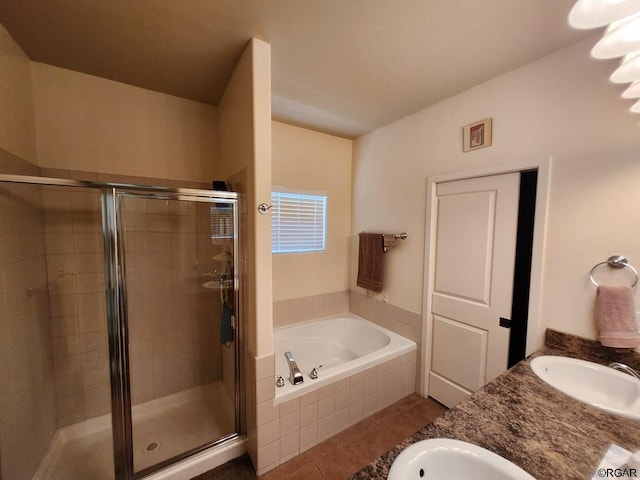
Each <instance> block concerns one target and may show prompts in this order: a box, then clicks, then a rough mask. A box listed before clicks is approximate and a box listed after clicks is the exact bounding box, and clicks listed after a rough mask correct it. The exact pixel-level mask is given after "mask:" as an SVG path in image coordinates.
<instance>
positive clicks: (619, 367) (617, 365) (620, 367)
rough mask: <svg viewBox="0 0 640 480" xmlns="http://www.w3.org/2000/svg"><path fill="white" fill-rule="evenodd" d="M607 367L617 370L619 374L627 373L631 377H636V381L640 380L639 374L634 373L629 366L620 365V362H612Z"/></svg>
mask: <svg viewBox="0 0 640 480" xmlns="http://www.w3.org/2000/svg"><path fill="white" fill-rule="evenodd" d="M609 367H610V368H613V369H614V370H619V371H621V372H624V373H628V374H629V375H631V376H632V377H636V378H637V379H639V380H640V374H639V373H638V372H636V371H635V370H634V369H633V368H631V367H630V366H629V365H625V364H624V363H620V362H613V363H610V364H609Z"/></svg>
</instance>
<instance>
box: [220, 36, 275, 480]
mask: <svg viewBox="0 0 640 480" xmlns="http://www.w3.org/2000/svg"><path fill="white" fill-rule="evenodd" d="M218 138H219V140H220V142H219V148H220V164H219V170H218V172H219V176H220V177H221V178H224V179H226V180H227V181H229V182H230V183H231V184H232V185H233V187H234V190H236V191H238V192H240V193H241V194H242V197H243V198H242V207H241V211H240V222H239V223H240V239H241V242H242V243H243V245H242V259H241V279H240V281H241V286H240V288H241V292H242V293H241V319H242V320H243V324H242V325H243V327H245V328H244V330H245V336H244V338H241V343H240V348H241V352H242V356H243V357H242V358H244V359H245V362H244V363H245V365H244V368H245V372H246V374H245V375H244V376H243V378H244V381H245V382H246V383H245V386H246V425H247V437H248V442H247V443H248V445H247V450H248V452H249V455H250V456H251V459H252V460H253V463H254V465H255V466H256V468H257V469H259V468H260V465H261V464H263V463H264V461H263V460H261V458H264V457H265V452H264V449H259V448H258V445H259V444H260V438H259V437H260V436H261V433H259V432H258V430H257V425H258V422H259V420H260V415H259V412H258V410H257V403H256V402H257V379H263V373H261V372H263V368H262V367H261V366H263V365H264V366H266V368H269V369H273V353H272V352H273V332H272V330H273V309H272V291H271V216H270V215H259V214H258V213H257V206H258V203H261V202H267V203H268V202H269V198H270V192H271V47H270V45H269V44H267V43H265V42H262V41H260V40H256V39H252V40H251V41H250V42H249V43H248V45H247V47H246V48H245V51H244V52H243V54H242V57H241V58H240V61H239V62H238V65H237V66H236V68H235V70H234V72H233V75H232V77H231V79H230V80H229V82H228V84H227V88H226V89H225V92H224V95H223V97H222V99H221V101H220V104H219V106H218ZM271 378H273V375H271Z"/></svg>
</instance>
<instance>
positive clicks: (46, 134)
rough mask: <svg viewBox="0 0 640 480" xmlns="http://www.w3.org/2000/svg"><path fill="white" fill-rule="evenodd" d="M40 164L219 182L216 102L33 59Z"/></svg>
mask: <svg viewBox="0 0 640 480" xmlns="http://www.w3.org/2000/svg"><path fill="white" fill-rule="evenodd" d="M33 81H34V82H33V83H34V97H35V108H36V127H37V133H38V136H37V139H38V155H39V158H40V165H41V166H43V167H49V168H64V169H69V170H83V171H93V172H102V173H113V174H120V175H136V176H141V177H152V178H170V179H175V180H191V181H203V182H204V181H211V180H212V179H213V178H214V176H215V175H214V173H215V161H216V152H217V139H216V116H217V115H216V107H213V106H210V105H205V104H202V103H198V102H194V101H191V100H185V99H182V98H178V97H173V96H170V95H165V94H162V93H157V92H152V91H150V90H145V89H142V88H138V87H133V86H130V85H126V84H123V83H118V82H114V81H111V80H105V79H103V78H98V77H94V76H91V75H85V74H83V73H78V72H74V71H71V70H66V69H63V68H58V67H54V66H51V65H45V64H42V63H37V62H34V63H33Z"/></svg>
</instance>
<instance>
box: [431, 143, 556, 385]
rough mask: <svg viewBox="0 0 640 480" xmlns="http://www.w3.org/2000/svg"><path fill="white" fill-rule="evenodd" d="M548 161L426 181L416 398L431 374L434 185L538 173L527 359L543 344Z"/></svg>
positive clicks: (464, 172) (532, 160)
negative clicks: (542, 312)
mask: <svg viewBox="0 0 640 480" xmlns="http://www.w3.org/2000/svg"><path fill="white" fill-rule="evenodd" d="M552 161H553V160H552V157H551V156H548V157H546V158H539V159H531V160H525V161H521V162H515V163H508V164H499V165H494V166H489V167H483V168H478V169H473V170H464V171H455V172H450V173H445V174H440V175H434V176H430V177H427V206H426V222H425V235H424V238H425V250H424V270H423V272H424V283H423V285H424V287H425V289H424V293H423V297H422V347H421V352H420V394H421V395H423V396H424V397H427V396H428V395H429V371H430V370H431V341H432V336H433V316H432V315H431V307H432V294H433V283H434V277H435V248H436V241H435V233H436V228H435V227H436V220H437V215H436V214H437V202H436V187H437V185H438V183H442V182H450V181H454V180H466V179H470V178H477V177H486V176H491V175H501V174H504V173H517V172H522V171H525V170H537V171H538V183H537V186H536V211H535V218H534V230H533V251H532V257H531V284H530V287H529V308H528V322H527V342H526V350H525V353H526V355H530V354H531V353H533V352H534V351H535V350H537V349H538V348H540V347H541V346H542V345H543V343H544V329H543V328H542V327H543V326H542V325H541V319H540V310H541V302H542V270H543V264H544V241H545V234H546V223H547V213H548V212H547V209H548V203H549V202H548V197H549V184H550V179H551V165H552Z"/></svg>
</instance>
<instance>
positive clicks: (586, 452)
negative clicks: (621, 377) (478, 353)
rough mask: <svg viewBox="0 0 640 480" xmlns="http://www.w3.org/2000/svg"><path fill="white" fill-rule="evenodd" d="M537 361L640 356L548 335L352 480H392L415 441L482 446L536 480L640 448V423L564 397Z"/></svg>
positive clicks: (584, 470) (578, 477)
mask: <svg viewBox="0 0 640 480" xmlns="http://www.w3.org/2000/svg"><path fill="white" fill-rule="evenodd" d="M539 355H562V356H569V357H575V358H581V359H584V360H590V361H594V362H597V363H603V364H607V363H609V362H612V361H620V362H623V363H626V364H627V365H629V366H631V367H633V368H635V369H640V368H639V367H640V355H638V354H637V353H636V352H631V353H621V354H620V353H616V352H615V351H614V350H613V349H610V348H604V347H601V346H600V344H599V343H597V342H595V341H593V340H587V339H582V338H578V337H574V336H571V335H567V334H562V333H560V332H555V331H551V330H549V331H547V335H546V346H545V347H543V348H542V349H540V350H539V351H537V352H535V353H534V354H533V355H531V356H530V357H528V358H527V359H525V360H523V361H522V362H520V363H518V364H517V365H515V366H514V367H513V368H511V369H510V370H508V371H507V372H505V373H503V374H502V375H500V376H499V377H497V378H496V379H495V380H493V381H491V382H490V383H488V384H487V385H485V386H484V387H483V388H482V389H480V390H478V391H477V392H475V393H474V394H473V395H471V396H470V397H468V398H467V399H465V400H464V401H462V402H460V403H459V404H457V405H456V406H455V407H454V408H452V409H451V410H449V411H448V412H447V413H446V414H445V415H443V416H442V417H440V418H438V419H436V420H435V421H434V422H433V423H431V424H429V425H427V426H425V427H424V428H423V429H422V430H420V431H418V432H417V433H416V434H415V435H413V436H412V437H410V438H408V439H407V440H405V441H404V442H402V443H400V444H398V445H396V446H395V447H394V448H393V449H391V450H390V451H388V452H387V453H385V454H383V455H382V456H380V457H379V458H378V459H377V460H376V461H374V462H373V463H371V464H369V465H367V466H366V467H365V468H363V469H362V470H360V471H359V472H357V473H356V474H354V475H353V476H352V477H351V479H352V480H365V479H386V478H387V474H388V472H389V468H390V467H391V464H392V463H393V460H394V459H395V458H396V457H397V456H398V455H399V454H400V452H402V450H404V449H405V448H406V447H408V446H409V445H411V444H412V443H415V442H418V441H420V440H424V439H427V438H436V437H439V438H453V439H458V440H463V441H466V442H469V443H473V444H476V445H479V446H481V447H484V448H486V449H487V450H491V451H493V452H495V453H497V454H498V455H500V456H502V457H504V458H506V459H507V460H510V461H511V462H513V463H515V464H516V465H518V466H520V467H521V468H523V469H524V470H526V471H527V472H529V473H530V474H531V475H533V476H534V477H536V478H537V479H540V480H543V479H549V478H562V479H563V480H574V479H575V480H585V479H589V478H591V476H592V475H593V474H594V473H595V472H596V469H597V467H598V465H599V463H600V461H601V459H602V457H603V456H604V454H605V452H606V451H607V449H608V447H609V445H610V444H612V443H613V444H616V445H619V446H620V447H622V448H624V449H626V450H629V451H635V450H637V449H638V448H640V421H635V420H629V419H625V418H621V417H617V416H614V415H611V414H609V413H606V412H603V411H600V410H598V409H596V408H594V407H591V406H589V405H586V404H583V403H582V402H579V401H578V400H574V399H573V398H571V397H569V396H567V395H565V394H563V393H561V392H559V391H558V390H556V389H555V388H553V387H551V386H550V385H547V384H546V383H545V382H543V381H542V380H540V379H539V378H538V377H537V376H536V375H535V374H534V373H533V371H532V370H531V368H530V367H529V362H530V361H531V359H532V358H534V357H536V356H539Z"/></svg>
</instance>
